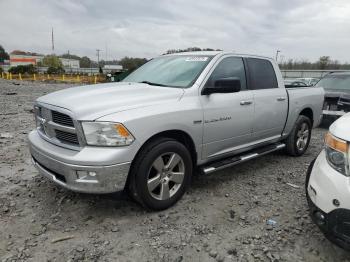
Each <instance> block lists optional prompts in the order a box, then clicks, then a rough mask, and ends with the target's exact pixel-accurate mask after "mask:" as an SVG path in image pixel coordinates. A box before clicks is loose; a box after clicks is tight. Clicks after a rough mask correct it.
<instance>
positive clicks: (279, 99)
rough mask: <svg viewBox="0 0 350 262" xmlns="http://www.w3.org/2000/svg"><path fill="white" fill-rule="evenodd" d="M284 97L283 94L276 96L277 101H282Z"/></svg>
mask: <svg viewBox="0 0 350 262" xmlns="http://www.w3.org/2000/svg"><path fill="white" fill-rule="evenodd" d="M284 100H286V98H285V97H284V96H280V97H277V101H284Z"/></svg>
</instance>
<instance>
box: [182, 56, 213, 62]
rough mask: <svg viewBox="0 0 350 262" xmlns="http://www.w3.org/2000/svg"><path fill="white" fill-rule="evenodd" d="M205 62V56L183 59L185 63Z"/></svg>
mask: <svg viewBox="0 0 350 262" xmlns="http://www.w3.org/2000/svg"><path fill="white" fill-rule="evenodd" d="M207 60H208V57H207V56H191V57H187V58H186V59H185V61H186V62H205V61H207Z"/></svg>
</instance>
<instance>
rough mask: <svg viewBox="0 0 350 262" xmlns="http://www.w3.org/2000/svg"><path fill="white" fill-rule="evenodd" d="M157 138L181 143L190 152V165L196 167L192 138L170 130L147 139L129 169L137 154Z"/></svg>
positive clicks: (181, 131) (177, 130)
mask: <svg viewBox="0 0 350 262" xmlns="http://www.w3.org/2000/svg"><path fill="white" fill-rule="evenodd" d="M159 138H172V139H174V140H176V141H178V142H180V143H182V144H183V145H184V146H185V147H186V148H187V149H188V150H189V152H190V154H191V158H192V163H193V168H194V167H195V166H196V165H197V150H196V146H195V143H194V141H193V139H192V137H191V136H190V135H189V134H188V133H187V132H185V131H183V130H180V129H170V130H165V131H161V132H159V133H156V134H153V135H152V136H151V137H149V138H148V139H147V140H146V141H145V142H144V143H143V144H142V146H141V147H140V148H139V150H138V151H137V153H136V155H135V157H134V159H133V160H132V162H131V169H132V168H133V166H134V162H135V160H136V159H137V158H138V156H139V154H140V153H141V152H142V151H143V150H144V148H145V147H146V146H147V145H148V144H150V143H152V142H154V141H155V140H157V139H159ZM130 173H131V172H129V175H128V178H127V182H126V186H127V185H128V184H129V181H130V179H131V178H130Z"/></svg>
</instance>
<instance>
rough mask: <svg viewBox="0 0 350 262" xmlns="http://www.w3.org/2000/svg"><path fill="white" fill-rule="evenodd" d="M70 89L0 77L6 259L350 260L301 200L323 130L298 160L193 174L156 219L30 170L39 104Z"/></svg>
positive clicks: (0, 189) (0, 222) (0, 234)
mask: <svg viewBox="0 0 350 262" xmlns="http://www.w3.org/2000/svg"><path fill="white" fill-rule="evenodd" d="M69 86H70V85H64V84H50V83H46V84H45V83H38V82H37V83H33V82H16V81H6V80H2V79H0V120H1V121H0V134H1V136H0V228H1V231H0V261H177V262H180V261H350V260H349V253H346V252H345V251H343V250H342V249H340V248H338V247H336V246H334V245H333V244H331V243H330V242H328V241H327V240H326V239H325V238H324V237H323V235H322V234H321V233H320V232H319V230H318V228H317V227H316V226H315V225H314V224H313V223H312V222H311V220H310V218H309V216H308V207H307V204H306V201H305V193H304V189H303V186H304V178H305V172H306V169H307V166H308V164H309V163H310V162H311V160H312V159H313V158H315V157H316V155H317V154H318V152H319V151H320V150H321V146H322V137H323V135H324V133H325V132H326V130H325V129H315V130H314V132H313V136H312V140H311V144H310V147H309V150H308V151H307V153H306V154H305V155H304V156H302V157H299V158H292V157H288V156H286V155H284V154H283V153H275V154H271V155H267V156H264V157H261V158H259V159H256V160H252V161H249V162H246V163H243V164H241V165H239V166H236V167H233V168H229V169H226V170H224V171H220V172H217V173H214V174H211V175H207V176H195V177H194V179H193V183H192V186H191V188H190V190H189V192H188V193H187V194H185V196H184V197H183V199H182V200H181V201H180V202H179V203H178V204H176V205H175V206H174V207H172V208H170V209H168V210H166V211H162V212H156V213H151V212H146V211H145V210H144V209H142V208H141V207H140V206H139V205H137V204H135V203H134V202H132V201H130V200H129V199H128V198H127V197H125V196H124V195H123V194H112V195H100V196H98V195H86V194H78V193H73V192H70V191H67V190H65V189H62V188H59V187H57V186H56V185H54V184H53V183H51V182H49V181H47V180H46V179H44V178H42V177H41V176H39V175H38V172H37V171H36V170H35V169H34V168H33V166H32V165H31V162H30V156H29V153H28V148H27V144H26V140H27V134H28V132H29V131H30V130H31V129H33V128H34V121H33V115H32V104H33V101H34V100H35V99H36V98H37V97H39V96H41V95H43V94H46V93H49V92H52V91H55V90H59V89H62V88H66V87H69ZM87 88H88V87H87ZM286 183H293V184H295V185H298V186H300V187H299V188H293V187H291V186H289V185H287V184H286ZM267 219H273V220H275V221H276V222H277V223H276V225H275V226H274V227H273V226H269V225H267V224H266V220H267ZM59 240H61V241H59Z"/></svg>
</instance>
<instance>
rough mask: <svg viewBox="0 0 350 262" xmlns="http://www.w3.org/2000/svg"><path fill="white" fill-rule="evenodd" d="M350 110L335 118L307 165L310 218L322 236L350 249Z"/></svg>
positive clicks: (307, 193)
mask: <svg viewBox="0 0 350 262" xmlns="http://www.w3.org/2000/svg"><path fill="white" fill-rule="evenodd" d="M349 144H350V113H348V114H346V115H344V116H343V117H341V118H339V119H338V120H337V121H335V122H334V123H333V124H332V125H331V126H330V129H329V132H328V133H327V134H326V136H325V141H324V149H323V150H322V151H321V153H320V154H319V155H318V157H317V158H316V159H315V160H314V161H313V162H312V163H311V164H310V167H309V169H308V172H307V178H306V195H307V200H308V204H309V207H310V214H311V217H312V219H313V221H314V222H315V223H316V224H317V225H318V226H319V227H320V229H321V231H322V232H323V233H324V234H325V236H326V237H327V238H328V239H329V240H331V241H332V242H334V243H335V244H337V245H338V246H340V247H342V248H345V249H347V250H350V169H349V162H350V158H349V156H350V150H349V149H350V146H349Z"/></svg>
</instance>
